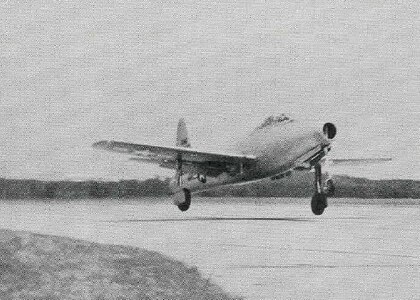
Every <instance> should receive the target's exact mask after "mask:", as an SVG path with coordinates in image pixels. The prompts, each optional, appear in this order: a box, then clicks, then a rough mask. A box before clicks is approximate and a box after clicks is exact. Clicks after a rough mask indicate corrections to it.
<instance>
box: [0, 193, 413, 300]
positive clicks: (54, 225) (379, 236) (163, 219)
mask: <svg viewBox="0 0 420 300" xmlns="http://www.w3.org/2000/svg"><path fill="white" fill-rule="evenodd" d="M240 201H241V203H238V204H228V203H223V202H225V200H224V199H197V200H196V203H194V204H193V205H192V207H191V209H190V210H189V211H188V212H186V213H181V212H179V211H178V210H177V208H176V207H175V206H172V205H170V204H169V202H170V200H168V199H159V200H152V202H153V203H152V204H150V203H145V202H144V201H133V200H129V201H124V202H123V201H121V200H103V201H97V200H83V201H82V200H77V201H73V202H68V201H50V202H42V201H36V202H34V201H27V200H25V201H6V200H3V201H1V202H0V227H1V228H9V229H18V230H30V231H33V232H39V233H45V234H54V235H63V236H70V237H76V238H81V239H86V240H91V241H96V242H101V243H111V244H125V245H134V246H138V247H142V248H147V249H151V250H156V251H159V252H162V253H164V254H167V255H170V256H172V257H175V258H177V259H180V260H183V261H185V262H186V263H188V264H190V265H196V266H197V267H198V268H199V270H200V271H201V272H202V273H203V274H204V276H206V277H210V278H211V279H212V280H213V281H215V282H216V283H218V284H220V285H221V286H222V287H224V289H225V290H227V291H228V292H230V293H232V294H237V295H242V296H244V297H246V298H247V299H420V297H419V296H418V295H420V206H419V205H418V204H417V205H416V204H414V203H416V202H417V203H419V201H418V200H408V201H407V202H404V201H402V202H401V201H399V204H398V205H391V204H389V203H390V202H392V201H391V200H386V201H378V200H368V201H367V200H360V201H359V200H355V199H353V200H352V199H349V200H335V203H334V199H332V200H331V201H330V202H331V203H330V207H329V208H328V209H327V210H326V212H325V213H324V215H322V216H320V217H316V216H313V215H312V213H311V212H310V208H309V204H308V202H309V200H308V199H294V200H290V199H255V200H254V199H241V200H240ZM275 201H279V202H283V203H278V204H275ZM370 202H373V203H376V204H374V205H366V203H370ZM354 203H356V204H354ZM386 203H388V204H386Z"/></svg>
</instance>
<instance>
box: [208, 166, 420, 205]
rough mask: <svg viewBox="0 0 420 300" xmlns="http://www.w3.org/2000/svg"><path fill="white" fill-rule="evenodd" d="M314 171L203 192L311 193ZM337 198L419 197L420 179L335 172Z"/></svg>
mask: <svg viewBox="0 0 420 300" xmlns="http://www.w3.org/2000/svg"><path fill="white" fill-rule="evenodd" d="M313 177H314V174H312V173H304V172H302V173H299V172H296V173H294V174H293V175H292V176H290V177H286V178H283V179H280V180H275V181H272V180H264V181H261V182H258V183H252V184H249V185H239V186H225V187H220V188H219V189H214V190H208V191H204V192H202V193H201V196H206V197H222V196H232V197H311V196H312V194H313V191H314V187H313ZM334 184H335V187H336V189H335V195H334V197H337V198H412V199H420V181H414V180H370V179H366V178H355V177H349V176H335V177H334Z"/></svg>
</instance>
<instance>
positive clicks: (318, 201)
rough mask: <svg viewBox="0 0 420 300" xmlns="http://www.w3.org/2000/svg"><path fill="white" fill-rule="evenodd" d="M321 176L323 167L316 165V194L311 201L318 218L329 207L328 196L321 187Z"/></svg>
mask: <svg viewBox="0 0 420 300" xmlns="http://www.w3.org/2000/svg"><path fill="white" fill-rule="evenodd" d="M321 174H322V173H321V165H320V164H319V163H317V164H316V165H315V182H314V185H315V193H314V195H313V196H312V201H311V209H312V212H313V213H314V214H315V215H317V216H319V215H322V213H323V212H324V209H325V208H326V207H327V206H328V203H327V195H326V194H325V193H324V191H323V189H322V187H321V180H322V179H321Z"/></svg>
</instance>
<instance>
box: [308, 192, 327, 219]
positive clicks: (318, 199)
mask: <svg viewBox="0 0 420 300" xmlns="http://www.w3.org/2000/svg"><path fill="white" fill-rule="evenodd" d="M327 206H328V205H327V195H325V194H324V193H315V194H314V195H313V196H312V201H311V209H312V212H313V213H314V215H317V216H319V215H322V213H323V212H324V209H325V208H326V207H327Z"/></svg>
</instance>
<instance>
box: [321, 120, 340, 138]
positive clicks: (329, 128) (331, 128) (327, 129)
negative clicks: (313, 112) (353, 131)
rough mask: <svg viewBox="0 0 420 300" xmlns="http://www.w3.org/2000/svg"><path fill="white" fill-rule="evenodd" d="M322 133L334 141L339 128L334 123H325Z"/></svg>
mask: <svg viewBox="0 0 420 300" xmlns="http://www.w3.org/2000/svg"><path fill="white" fill-rule="evenodd" d="M322 131H323V132H324V134H325V136H326V137H327V138H328V139H329V140H331V139H333V138H334V137H335V135H336V134H337V128H336V127H335V125H334V124H333V123H325V124H324V126H323V127H322Z"/></svg>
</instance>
